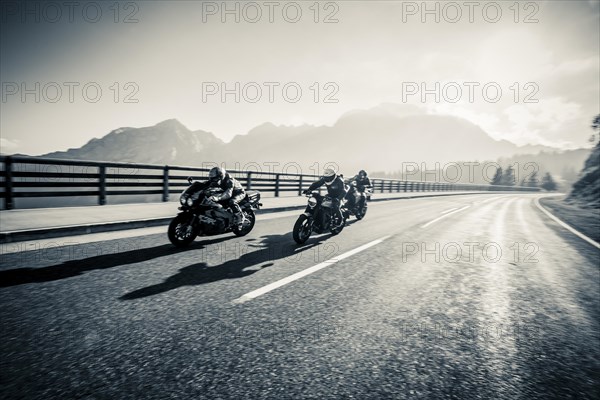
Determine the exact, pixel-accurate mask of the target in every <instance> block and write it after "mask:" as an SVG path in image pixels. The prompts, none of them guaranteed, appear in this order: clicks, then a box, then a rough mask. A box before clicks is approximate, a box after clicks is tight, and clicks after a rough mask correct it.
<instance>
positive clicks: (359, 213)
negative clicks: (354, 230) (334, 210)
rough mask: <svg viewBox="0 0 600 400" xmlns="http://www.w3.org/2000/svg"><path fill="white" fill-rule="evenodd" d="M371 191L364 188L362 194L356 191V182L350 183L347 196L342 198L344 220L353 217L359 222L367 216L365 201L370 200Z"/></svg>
mask: <svg viewBox="0 0 600 400" xmlns="http://www.w3.org/2000/svg"><path fill="white" fill-rule="evenodd" d="M371 193H372V189H371V188H365V190H364V191H363V192H361V191H359V190H358V187H357V184H356V181H352V182H350V184H349V187H348V194H347V195H346V198H344V203H343V205H342V212H343V213H344V217H345V218H350V216H351V215H354V216H355V217H356V219H357V220H359V221H360V220H361V219H363V218H364V217H365V215H366V214H367V200H369V199H370V198H371Z"/></svg>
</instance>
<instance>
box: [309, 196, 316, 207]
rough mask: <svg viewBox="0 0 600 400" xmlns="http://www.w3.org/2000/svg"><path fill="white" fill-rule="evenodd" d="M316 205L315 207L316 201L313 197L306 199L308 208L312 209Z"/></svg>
mask: <svg viewBox="0 0 600 400" xmlns="http://www.w3.org/2000/svg"><path fill="white" fill-rule="evenodd" d="M316 205H317V199H315V198H314V197H310V198H309V199H308V206H309V207H310V208H313V207H314V206H316Z"/></svg>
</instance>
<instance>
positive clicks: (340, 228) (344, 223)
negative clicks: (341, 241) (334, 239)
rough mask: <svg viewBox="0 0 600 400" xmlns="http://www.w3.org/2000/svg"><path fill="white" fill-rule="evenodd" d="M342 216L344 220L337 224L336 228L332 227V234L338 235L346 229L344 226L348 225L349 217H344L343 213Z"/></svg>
mask: <svg viewBox="0 0 600 400" xmlns="http://www.w3.org/2000/svg"><path fill="white" fill-rule="evenodd" d="M332 218H333V217H332ZM342 218H343V222H342V223H341V224H340V226H337V227H335V228H331V231H330V232H331V234H332V235H337V234H339V233H340V232H341V231H342V230H344V226H346V219H347V218H346V217H344V216H343V215H342ZM357 218H358V217H357Z"/></svg>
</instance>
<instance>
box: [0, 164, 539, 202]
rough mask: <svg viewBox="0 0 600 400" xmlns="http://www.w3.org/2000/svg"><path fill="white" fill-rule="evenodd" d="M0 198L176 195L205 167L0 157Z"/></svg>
mask: <svg viewBox="0 0 600 400" xmlns="http://www.w3.org/2000/svg"><path fill="white" fill-rule="evenodd" d="M0 162H1V163H2V169H1V170H0V178H1V182H0V188H1V189H2V191H1V192H0V198H2V199H4V208H5V209H9V210H10V209H13V208H15V201H14V200H15V198H32V197H37V198H40V197H41V198H43V197H64V196H69V197H74V196H95V197H97V198H98V204H99V205H104V204H106V203H107V198H108V197H109V196H123V195H160V196H161V197H162V201H169V195H170V194H173V193H180V192H181V191H182V190H183V189H184V188H185V187H187V186H188V183H187V181H186V179H187V177H188V176H190V175H191V176H194V177H195V178H196V179H203V178H206V177H207V176H208V171H209V169H208V168H196V167H184V166H175V165H152V164H133V163H120V162H103V161H80V160H64V159H54V158H37V157H27V156H0ZM228 172H229V173H230V174H231V175H232V176H234V177H235V178H236V179H238V180H239V181H240V182H241V183H242V184H244V185H245V186H246V189H257V190H260V191H261V192H263V193H273V195H274V196H275V197H279V196H280V195H281V194H282V193H295V194H296V195H301V194H302V191H303V190H304V189H306V188H307V187H308V186H309V184H310V183H312V182H313V181H315V180H317V179H318V176H317V175H311V174H290V173H278V172H261V171H237V170H228ZM371 183H372V185H373V189H374V192H375V193H395V192H439V191H468V190H475V191H494V190H501V191H503V190H510V191H539V188H531V187H521V186H492V185H477V184H468V183H445V182H424V181H403V180H397V179H379V178H371Z"/></svg>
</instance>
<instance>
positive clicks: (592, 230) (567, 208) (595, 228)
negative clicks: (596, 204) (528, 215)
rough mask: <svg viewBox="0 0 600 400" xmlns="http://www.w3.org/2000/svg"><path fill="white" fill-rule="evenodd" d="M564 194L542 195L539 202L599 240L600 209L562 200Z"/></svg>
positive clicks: (580, 230) (585, 233) (587, 234)
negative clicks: (579, 205)
mask: <svg viewBox="0 0 600 400" xmlns="http://www.w3.org/2000/svg"><path fill="white" fill-rule="evenodd" d="M564 198H565V196H557V197H544V198H541V199H540V204H541V205H542V206H543V207H544V208H546V209H547V210H548V211H550V212H551V213H552V214H554V215H555V216H556V217H558V218H559V219H561V220H562V221H564V222H566V223H567V224H569V225H571V226H572V227H573V228H575V229H577V230H578V231H579V232H581V233H583V234H584V235H586V236H588V237H590V238H592V239H594V240H595V241H596V242H600V210H598V209H589V208H581V207H578V206H576V205H573V204H567V203H565V202H564V201H563V199H564Z"/></svg>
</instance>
